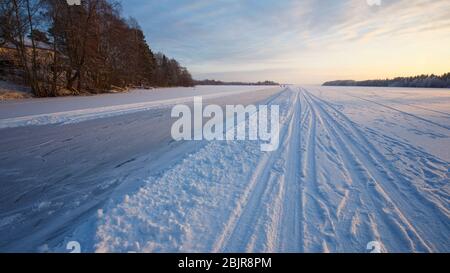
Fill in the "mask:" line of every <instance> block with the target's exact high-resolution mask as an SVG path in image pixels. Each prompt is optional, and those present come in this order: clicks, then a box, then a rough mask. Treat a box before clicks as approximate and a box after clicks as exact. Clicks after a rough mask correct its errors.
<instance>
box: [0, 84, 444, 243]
mask: <svg viewBox="0 0 450 273" xmlns="http://www.w3.org/2000/svg"><path fill="white" fill-rule="evenodd" d="M209 88H210V89H212V88H213V87H209ZM240 90H241V89H239V90H237V89H235V90H234V91H236V92H239V93H236V94H235V95H233V96H228V97H219V96H213V97H211V98H210V101H209V102H210V103H220V104H221V105H224V104H230V103H244V104H246V103H257V102H264V103H269V104H274V105H280V111H281V112H280V122H281V131H280V147H279V149H278V150H276V151H274V152H261V151H260V143H259V142H258V141H212V142H206V141H191V142H189V141H188V142H173V141H171V140H170V135H169V132H170V125H171V119H170V118H169V117H168V115H169V113H170V107H169V105H170V104H171V103H172V102H170V103H168V104H164V103H163V104H164V105H163V106H161V103H156V104H155V105H157V106H158V107H156V108H152V107H149V108H145V109H144V110H145V111H144V110H139V112H134V111H133V112H132V113H130V112H128V111H126V107H124V108H123V109H125V112H122V108H120V107H119V108H114V109H110V110H111V112H115V113H114V114H113V115H112V116H111V115H109V114H108V115H106V117H105V115H104V113H103V112H101V111H99V112H96V111H95V110H92V111H91V110H86V112H89V113H92V116H90V118H89V119H90V120H88V121H83V120H78V121H77V123H73V124H65V125H52V124H47V125H42V126H24V127H17V128H5V129H2V130H0V132H1V134H2V136H3V137H2V139H1V140H0V147H2V149H1V150H0V160H1V162H2V163H1V165H0V168H1V173H0V181H1V182H0V183H1V184H0V188H1V191H0V204H1V206H0V231H1V232H0V250H2V251H62V252H64V251H67V250H66V249H65V245H66V243H67V242H69V241H73V240H76V241H79V242H80V243H81V246H82V250H83V251H89V252H94V251H95V252H129V251H132V252H173V251H174V252H186V251H193V252H271V251H274V252H366V251H367V250H366V246H367V244H368V243H369V242H371V241H378V242H380V243H381V244H382V250H383V251H388V252H448V251H450V242H449V239H448V238H450V236H449V235H450V183H449V170H450V169H449V161H450V148H449V147H450V112H449V109H450V90H448V89H445V90H431V89H406V88H359V87H358V88H356V87H355V88H347V87H317V86H306V87H299V86H291V87H289V88H287V89H283V90H281V89H278V90H275V89H271V90H263V91H261V90H260V91H258V92H242V93H240ZM209 92H210V93H208V94H214V93H217V92H219V93H221V92H220V91H213V90H210V91H209ZM188 97H189V96H186V97H185V98H186V99H187V100H189V98H188ZM165 99H168V98H165ZM170 99H177V98H176V97H173V98H170ZM67 100H69V99H67ZM32 103H35V102H32ZM36 104H38V103H36ZM117 105H118V104H117ZM35 106H36V107H37V108H38V105H35ZM103 106H104V105H103ZM110 106H111V105H110ZM164 106H165V107H164ZM114 107H115V106H114ZM0 113H1V111H0ZM124 113H126V114H124ZM96 114H98V115H96ZM119 114H120V115H119ZM58 115H60V114H58ZM29 116H33V115H29ZM96 117H103V118H96ZM7 118H8V119H9V118H14V117H7ZM1 122H2V121H0V123H1ZM44 123H49V122H44ZM16 141H19V142H20V144H21V145H20V146H19V145H17V144H15V143H16ZM25 160H28V162H27V163H24V162H25Z"/></svg>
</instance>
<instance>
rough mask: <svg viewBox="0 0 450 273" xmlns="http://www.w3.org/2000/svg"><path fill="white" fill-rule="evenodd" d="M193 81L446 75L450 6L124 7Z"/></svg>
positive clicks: (359, 1)
mask: <svg viewBox="0 0 450 273" xmlns="http://www.w3.org/2000/svg"><path fill="white" fill-rule="evenodd" d="M122 6H123V12H124V16H132V17H134V18H136V19H137V20H138V22H139V24H140V25H141V27H142V29H143V31H144V33H145V35H146V38H147V41H148V42H149V44H150V47H151V48H152V50H153V51H155V52H157V51H161V52H163V53H165V54H166V55H168V56H170V57H173V58H175V59H177V60H178V61H179V62H180V63H181V64H182V65H183V66H186V67H187V68H188V69H189V71H190V72H191V74H192V75H193V77H194V78H195V79H206V78H208V79H216V80H225V81H260V80H261V81H262V80H274V81H278V82H280V83H297V84H320V83H323V82H324V81H328V80H339V79H354V80H362V79H375V78H387V77H388V78H389V77H395V76H412V75H417V74H431V73H434V74H442V73H446V72H450V0H123V1H122Z"/></svg>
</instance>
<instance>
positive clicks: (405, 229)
mask: <svg viewBox="0 0 450 273" xmlns="http://www.w3.org/2000/svg"><path fill="white" fill-rule="evenodd" d="M306 94H307V95H308V96H309V98H310V99H311V101H312V102H313V104H314V105H315V107H316V108H317V109H318V110H319V111H320V113H321V116H322V117H323V118H324V120H325V122H326V123H327V124H328V126H329V127H330V129H331V130H332V131H333V132H334V134H335V135H336V139H337V140H338V142H339V145H338V147H339V149H340V152H341V153H342V154H345V155H346V156H345V158H346V160H347V161H348V162H347V166H348V168H349V169H350V174H352V175H353V176H355V174H358V176H356V177H354V180H355V181H359V182H361V181H368V182H369V183H368V185H367V187H366V190H367V194H366V196H365V199H366V200H371V201H372V203H373V205H372V206H371V207H372V209H373V210H374V211H377V215H378V217H379V218H380V219H382V222H379V224H381V225H387V226H386V228H387V229H385V231H384V232H382V235H383V236H386V235H388V234H386V233H385V232H389V233H390V234H391V235H389V237H390V239H389V243H392V242H395V241H397V240H398V238H399V237H398V235H402V237H403V239H404V240H407V241H405V242H408V243H409V245H410V246H409V249H411V250H415V251H432V249H433V248H434V247H432V246H431V245H429V243H428V242H429V240H425V239H423V236H424V235H426V234H425V233H424V232H420V233H419V232H418V231H417V229H416V227H415V226H414V225H413V224H412V222H411V221H410V220H409V219H408V218H409V217H410V216H415V217H417V216H416V215H417V212H416V211H415V210H414V208H411V207H410V202H408V201H410V200H411V199H409V200H408V199H404V197H403V196H402V195H403V193H402V192H399V191H398V189H397V188H396V187H395V186H389V184H388V183H393V182H394V181H397V180H396V179H395V178H393V177H392V176H390V175H389V173H388V170H387V167H386V166H385V165H384V164H383V163H382V162H386V161H383V160H380V159H378V158H374V157H373V156H374V153H373V151H367V149H365V148H364V147H361V146H360V144H359V145H358V141H355V139H351V138H350V136H353V137H355V135H354V132H353V131H354V130H356V128H355V127H354V126H355V125H354V124H353V123H351V121H349V120H344V121H343V120H338V119H337V118H335V117H333V116H332V115H331V113H330V112H328V111H329V110H330V109H329V108H328V109H329V110H327V109H325V107H324V105H326V102H324V101H321V100H320V99H318V98H317V97H315V96H314V95H312V94H310V93H309V92H306ZM328 106H329V105H328ZM329 107H331V106H329ZM331 111H333V109H331ZM334 111H335V112H336V113H338V112H339V111H337V110H335V109H334ZM334 111H333V112H334ZM338 115H343V114H342V113H340V112H339V113H338ZM344 125H346V126H349V127H350V128H351V129H352V130H350V131H349V130H347V129H346V128H345V126H344ZM362 137H363V136H362V135H359V136H356V138H357V140H359V141H360V142H361V143H363V144H364V145H365V146H369V143H368V141H367V140H366V139H365V141H362V139H360V138H362ZM354 166H356V168H355V167H354ZM392 195H394V196H395V199H394V198H393V197H392ZM379 208H382V209H381V210H380V209H379ZM405 210H407V212H408V213H405ZM432 219H434V218H433V217H432ZM417 222H418V223H425V224H428V223H427V221H425V222H423V221H416V223H417ZM422 231H423V230H422ZM385 241H386V240H385ZM405 242H404V243H405ZM399 243H400V244H399ZM404 243H402V242H398V243H397V244H394V245H396V246H399V245H400V246H402V245H404ZM402 250H403V251H404V250H405V249H404V248H403V249H396V251H402Z"/></svg>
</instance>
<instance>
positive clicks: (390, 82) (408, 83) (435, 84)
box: [322, 73, 450, 88]
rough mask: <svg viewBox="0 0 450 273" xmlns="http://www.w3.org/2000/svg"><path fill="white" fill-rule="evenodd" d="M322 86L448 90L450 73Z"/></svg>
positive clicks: (345, 82)
mask: <svg viewBox="0 0 450 273" xmlns="http://www.w3.org/2000/svg"><path fill="white" fill-rule="evenodd" d="M322 85H323V86H374V87H377V86H378V87H422V88H450V73H445V74H443V75H441V76H437V75H434V74H431V75H419V76H414V77H397V78H394V79H384V80H365V81H354V80H338V81H328V82H325V83H324V84H322Z"/></svg>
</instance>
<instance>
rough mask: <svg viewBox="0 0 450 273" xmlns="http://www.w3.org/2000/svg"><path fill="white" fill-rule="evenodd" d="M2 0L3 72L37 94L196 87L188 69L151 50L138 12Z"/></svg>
mask: <svg viewBox="0 0 450 273" xmlns="http://www.w3.org/2000/svg"><path fill="white" fill-rule="evenodd" d="M81 2H82V4H81V5H73V6H70V5H68V4H67V2H66V1H60V0H8V1H2V2H1V3H0V72H1V74H0V76H1V77H2V78H6V79H8V80H10V79H13V80H14V81H18V80H21V81H22V82H23V83H26V84H27V85H29V86H30V87H31V89H32V91H33V93H34V95H36V96H42V97H43V96H58V95H61V94H67V93H70V94H82V93H102V92H108V91H109V90H111V89H116V90H122V89H125V88H128V87H151V86H192V85H193V80H192V77H191V75H190V73H189V71H188V70H187V69H186V68H184V67H182V66H181V65H180V64H179V63H178V62H177V61H176V60H174V59H170V58H168V57H167V56H165V55H164V54H162V53H158V54H154V53H153V52H152V50H151V49H150V47H149V45H148V44H147V42H146V39H145V36H144V33H143V31H142V30H141V28H140V26H139V24H138V23H137V21H136V20H135V19H132V18H130V19H125V18H123V17H122V16H121V13H120V5H119V4H118V3H117V2H114V1H107V0H83V1H81Z"/></svg>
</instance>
